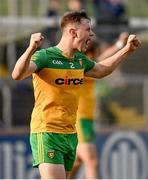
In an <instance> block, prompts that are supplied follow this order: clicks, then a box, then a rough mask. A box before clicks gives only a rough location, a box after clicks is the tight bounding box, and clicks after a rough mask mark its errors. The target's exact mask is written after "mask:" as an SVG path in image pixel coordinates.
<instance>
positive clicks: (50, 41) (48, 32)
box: [43, 0, 62, 48]
mask: <svg viewBox="0 0 148 180" xmlns="http://www.w3.org/2000/svg"><path fill="white" fill-rule="evenodd" d="M61 10H62V3H61V0H49V2H48V7H47V12H46V16H47V17H48V18H57V17H59V16H60V11H61ZM58 29H59V27H57V26H55V27H47V28H46V29H45V30H44V31H43V36H44V37H45V41H44V43H43V47H44V48H46V47H49V46H54V45H55V44H56V41H57V33H58ZM46 40H47V41H46Z"/></svg>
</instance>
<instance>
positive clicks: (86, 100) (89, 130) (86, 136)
mask: <svg viewBox="0 0 148 180" xmlns="http://www.w3.org/2000/svg"><path fill="white" fill-rule="evenodd" d="M95 83H96V82H95V79H94V78H89V77H85V78H84V85H83V86H82V88H81V91H80V98H79V106H78V111H77V123H76V129H77V133H78V140H79V143H82V142H91V141H92V140H93V135H94V133H93V120H94V119H95V110H96V93H95Z"/></svg>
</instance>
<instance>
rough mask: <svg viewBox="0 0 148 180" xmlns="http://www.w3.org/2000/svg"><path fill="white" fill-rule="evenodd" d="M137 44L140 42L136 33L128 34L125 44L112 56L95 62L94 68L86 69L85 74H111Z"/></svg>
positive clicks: (92, 75) (100, 76)
mask: <svg viewBox="0 0 148 180" xmlns="http://www.w3.org/2000/svg"><path fill="white" fill-rule="evenodd" d="M139 45H140V42H139V40H138V39H137V37H136V35H130V36H129V37H128V40H127V43H126V45H125V46H124V47H123V48H122V49H121V50H119V51H118V52H117V53H115V54H114V55H113V56H111V57H108V58H106V59H104V60H102V61H100V62H98V63H96V65H95V66H94V68H93V69H91V70H89V71H87V72H86V73H85V75H86V76H90V77H94V78H102V77H105V76H107V75H109V74H111V73H112V72H113V71H114V70H115V69H116V67H117V66H118V65H119V64H120V63H121V62H122V61H123V60H125V58H126V57H127V56H128V55H129V54H130V53H131V52H133V51H135V50H136V49H137V48H138V47H139Z"/></svg>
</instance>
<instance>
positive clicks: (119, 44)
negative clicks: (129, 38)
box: [115, 40, 124, 50]
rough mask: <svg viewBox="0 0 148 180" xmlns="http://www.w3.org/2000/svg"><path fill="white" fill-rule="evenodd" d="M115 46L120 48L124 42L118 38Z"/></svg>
mask: <svg viewBox="0 0 148 180" xmlns="http://www.w3.org/2000/svg"><path fill="white" fill-rule="evenodd" d="M115 46H116V48H117V49H119V50H120V49H122V48H123V47H124V43H123V42H122V41H120V40H118V41H117V42H116V43H115Z"/></svg>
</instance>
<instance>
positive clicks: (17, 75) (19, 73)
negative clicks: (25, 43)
mask: <svg viewBox="0 0 148 180" xmlns="http://www.w3.org/2000/svg"><path fill="white" fill-rule="evenodd" d="M33 53H34V50H33V49H32V48H30V47H28V48H27V49H26V51H25V52H24V53H23V55H22V56H21V57H20V58H19V59H18V61H17V62H16V65H15V67H14V70H13V72H12V77H13V79H15V80H20V79H23V77H24V75H25V73H26V71H27V69H28V68H29V64H30V59H31V56H32V54H33Z"/></svg>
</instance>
